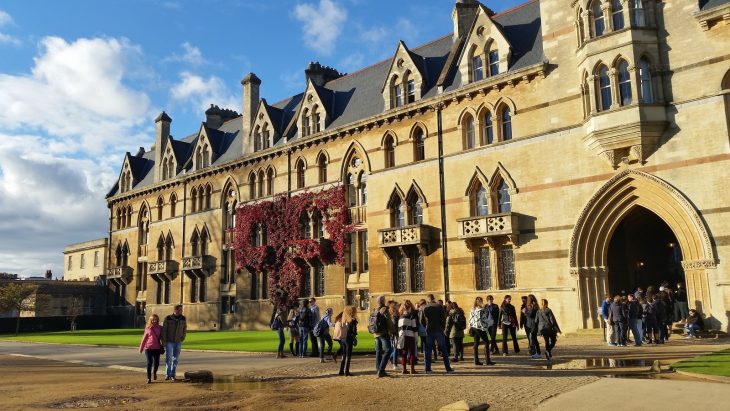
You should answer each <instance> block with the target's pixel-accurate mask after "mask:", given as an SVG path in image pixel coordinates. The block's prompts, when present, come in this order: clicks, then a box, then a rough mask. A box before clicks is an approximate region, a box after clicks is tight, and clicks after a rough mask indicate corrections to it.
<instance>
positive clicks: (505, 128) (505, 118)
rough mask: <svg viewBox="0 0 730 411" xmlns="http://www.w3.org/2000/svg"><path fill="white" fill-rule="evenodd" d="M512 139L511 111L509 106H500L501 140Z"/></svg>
mask: <svg viewBox="0 0 730 411" xmlns="http://www.w3.org/2000/svg"><path fill="white" fill-rule="evenodd" d="M509 140H512V113H511V112H510V110H509V107H507V106H504V108H502V141H509Z"/></svg>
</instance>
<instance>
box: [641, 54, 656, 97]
mask: <svg viewBox="0 0 730 411" xmlns="http://www.w3.org/2000/svg"><path fill="white" fill-rule="evenodd" d="M639 91H640V92H641V102H642V103H653V102H654V93H652V87H651V66H650V65H649V61H648V60H646V59H645V58H642V59H641V60H639Z"/></svg>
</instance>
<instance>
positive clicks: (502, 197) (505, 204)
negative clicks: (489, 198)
mask: <svg viewBox="0 0 730 411" xmlns="http://www.w3.org/2000/svg"><path fill="white" fill-rule="evenodd" d="M497 209H498V210H499V212H500V213H509V212H510V211H512V202H511V199H510V194H509V186H507V183H505V182H504V181H502V183H501V184H500V185H499V188H497Z"/></svg>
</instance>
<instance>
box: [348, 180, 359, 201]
mask: <svg viewBox="0 0 730 411" xmlns="http://www.w3.org/2000/svg"><path fill="white" fill-rule="evenodd" d="M355 178H356V177H355V176H354V175H352V174H348V175H347V203H348V204H349V206H350V207H357V197H358V192H357V187H356V185H355Z"/></svg>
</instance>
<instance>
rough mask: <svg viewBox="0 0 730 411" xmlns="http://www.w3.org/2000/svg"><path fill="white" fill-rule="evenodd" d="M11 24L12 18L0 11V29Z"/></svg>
mask: <svg viewBox="0 0 730 411" xmlns="http://www.w3.org/2000/svg"><path fill="white" fill-rule="evenodd" d="M11 24H13V18H12V17H10V15H9V14H8V13H7V12H5V11H3V10H0V27H3V26H9V25H11Z"/></svg>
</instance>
